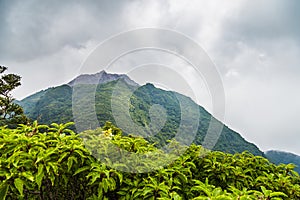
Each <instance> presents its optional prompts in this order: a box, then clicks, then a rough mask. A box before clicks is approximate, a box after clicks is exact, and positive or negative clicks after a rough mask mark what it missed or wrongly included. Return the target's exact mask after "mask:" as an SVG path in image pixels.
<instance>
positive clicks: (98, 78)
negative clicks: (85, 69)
mask: <svg viewBox="0 0 300 200" xmlns="http://www.w3.org/2000/svg"><path fill="white" fill-rule="evenodd" d="M119 79H122V80H124V81H125V82H126V83H127V84H129V85H132V86H138V84H137V83H136V82H134V81H133V80H131V79H130V78H129V77H128V76H127V75H125V74H109V73H107V72H106V71H104V70H103V71H101V72H98V73H96V74H82V75H80V76H78V77H76V78H75V79H73V80H72V81H70V82H69V83H68V85H69V86H71V87H73V86H74V85H79V84H87V85H89V84H90V85H91V84H103V83H108V82H111V81H115V80H119Z"/></svg>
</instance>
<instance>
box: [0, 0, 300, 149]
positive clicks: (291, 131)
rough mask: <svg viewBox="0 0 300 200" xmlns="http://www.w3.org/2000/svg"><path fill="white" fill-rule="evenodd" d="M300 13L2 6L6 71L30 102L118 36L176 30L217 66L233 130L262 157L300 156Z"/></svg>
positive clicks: (294, 2) (159, 4) (256, 7)
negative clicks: (277, 153)
mask: <svg viewBox="0 0 300 200" xmlns="http://www.w3.org/2000/svg"><path fill="white" fill-rule="evenodd" d="M299 10H300V1H298V0H264V1H262V0H247V1H246V0H231V1H221V0H219V1H218V0H201V1H196V0H186V1H174V0H151V1H149V0H139V1H138V0H128V1H126V0H119V1H117V0H115V1H111V0H107V1H103V0H102V1H101V0H99V1H76V0H73V1H67V0H66V1H58V0H57V1H53V0H52V1H38V0H27V1H21V0H20V1H17V0H16V1H14V0H1V1H0V27H1V28H0V44H1V45H0V64H1V65H5V66H7V67H8V68H9V72H13V73H17V74H19V75H21V76H22V86H21V87H20V88H18V89H17V90H16V91H15V92H14V96H15V97H16V98H17V99H22V98H24V97H26V96H28V95H30V94H32V93H34V92H37V91H39V90H41V89H46V88H48V87H51V86H57V85H61V84H63V83H67V82H69V81H70V80H72V79H73V78H74V77H76V76H77V75H78V74H79V73H80V71H81V64H82V63H83V62H84V60H85V59H86V58H87V57H88V55H89V54H90V53H91V52H92V51H93V49H95V47H96V46H97V45H98V44H99V43H100V42H102V41H103V40H105V39H107V38H108V37H110V36H112V35H115V34H118V33H120V32H122V31H127V30H131V29H135V28H141V27H155V28H165V29H171V30H176V31H178V32H180V33H182V34H185V35H187V36H188V37H190V38H192V39H193V40H194V41H196V42H197V43H198V44H200V45H201V46H202V47H203V48H204V49H205V50H206V52H207V54H208V55H209V57H210V58H211V59H212V61H213V62H214V63H215V65H216V67H217V69H218V71H219V73H220V75H221V78H222V80H223V85H224V88H225V96H226V119H225V123H226V124H227V125H228V126H229V127H231V128H232V129H234V130H236V131H238V132H239V133H240V134H241V135H242V136H243V137H245V138H246V139H247V140H248V141H250V142H254V143H255V144H257V145H258V147H259V148H260V149H262V150H269V149H277V150H285V151H290V152H294V153H297V154H300V126H299V124H300V123H299V120H300V90H299V86H300V26H299V21H300V12H299ZM144 56H145V55H144ZM173 61H174V60H173ZM120 63H121V62H120ZM173 64H174V66H175V65H176V63H175V62H173ZM95 69H96V68H95ZM141 79H143V77H142V78H141ZM199 88H201V87H199ZM199 103H200V104H201V105H203V106H205V107H207V109H208V110H210V108H209V105H210V104H209V102H208V101H207V100H205V98H204V100H203V102H202V103H201V102H199Z"/></svg>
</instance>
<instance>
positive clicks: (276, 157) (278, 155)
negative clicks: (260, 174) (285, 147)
mask: <svg viewBox="0 0 300 200" xmlns="http://www.w3.org/2000/svg"><path fill="white" fill-rule="evenodd" d="M265 156H266V157H267V158H268V159H269V160H270V161H271V162H273V163H275V164H281V163H282V164H289V163H293V164H295V165H296V166H297V167H296V168H295V171H297V172H298V173H299V174H300V156H298V155H296V154H293V153H288V152H284V151H275V150H271V151H267V152H265Z"/></svg>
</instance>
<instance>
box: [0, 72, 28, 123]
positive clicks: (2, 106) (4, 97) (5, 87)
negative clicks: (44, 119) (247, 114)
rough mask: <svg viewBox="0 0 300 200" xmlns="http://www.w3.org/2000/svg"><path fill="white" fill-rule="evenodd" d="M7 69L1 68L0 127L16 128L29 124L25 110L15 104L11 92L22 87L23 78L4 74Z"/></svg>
mask: <svg viewBox="0 0 300 200" xmlns="http://www.w3.org/2000/svg"><path fill="white" fill-rule="evenodd" d="M6 70H7V67H4V66H0V74H2V75H1V77H0V126H3V125H8V126H9V127H16V125H17V124H21V123H27V121H28V120H27V118H26V116H25V115H24V113H23V109H22V107H21V106H19V105H18V104H16V103H14V100H15V99H14V98H13V97H12V96H11V92H12V91H13V90H14V89H15V88H16V87H18V86H20V85H21V82H20V80H21V77H20V76H18V75H16V74H3V73H4V72H5V71H6Z"/></svg>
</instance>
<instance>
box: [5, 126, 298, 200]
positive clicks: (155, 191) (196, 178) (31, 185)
mask: <svg viewBox="0 0 300 200" xmlns="http://www.w3.org/2000/svg"><path fill="white" fill-rule="evenodd" d="M70 125H71V123H67V124H56V123H53V124H52V125H50V126H49V127H48V126H47V125H38V124H37V123H36V122H35V123H33V125H32V126H27V125H22V126H20V127H19V128H17V129H9V128H6V127H1V128H0V199H55V200H57V199H128V200H131V199H161V200H162V199H174V200H177V199H195V200H200V199H203V200H204V199H205V200H209V199H210V200H217V199H220V200H221V199H223V200H226V199H229V200H230V199H241V200H242V199H255V200H257V199H261V200H270V199H274V200H275V199H299V198H300V186H299V184H300V177H299V175H298V174H297V173H296V172H295V171H293V168H294V165H291V164H288V165H284V164H281V165H275V164H272V163H270V162H269V161H268V160H267V159H265V158H263V157H260V156H254V155H252V154H250V153H247V152H243V153H236V154H228V153H222V152H219V151H208V150H205V149H203V148H202V147H201V146H197V145H191V146H186V147H185V146H181V145H179V144H178V143H177V142H176V141H174V140H171V141H168V142H169V143H170V144H171V146H172V147H173V148H171V149H173V150H174V151H171V152H170V156H166V155H165V153H164V152H163V151H162V150H161V149H157V148H156V147H155V145H154V144H152V143H149V142H147V141H146V140H144V139H143V138H141V137H137V136H134V135H128V136H126V135H122V131H121V130H120V129H118V128H117V127H114V126H113V125H111V123H106V125H105V126H104V127H103V128H102V129H101V128H98V129H96V130H89V131H85V132H83V133H81V134H75V133H74V132H73V131H71V130H69V129H68V127H69V126H70ZM80 135H81V136H82V138H81V137H79V136H80ZM87 138H89V140H88V141H86V142H85V143H83V141H84V140H86V139H87ZM99 144H101V146H100V147H101V148H99V146H98V145H99ZM88 146H89V147H98V148H92V149H94V150H95V151H96V152H92V153H93V154H91V151H89V150H88V148H87V147H88ZM99 149H100V150H99ZM180 149H184V150H186V151H185V153H184V154H181V155H176V150H180ZM126 152H127V153H128V152H131V153H132V155H136V154H138V153H140V154H143V155H150V156H154V157H152V159H149V160H152V162H150V161H149V162H146V163H132V162H136V161H135V160H134V159H128V161H127V163H126V160H127V159H124V157H122V154H123V153H126ZM94 155H96V156H97V157H99V159H100V161H98V160H97V159H96V158H95V157H94ZM174 156H176V157H174ZM116 158H120V163H116V162H115V161H116V160H118V159H116ZM122 159H123V160H122ZM168 159H170V160H171V162H170V164H168V165H166V166H163V165H162V166H160V167H159V168H158V169H156V170H154V171H149V172H147V173H138V172H139V170H143V168H145V167H146V168H149V169H151V168H152V167H153V166H157V164H158V163H163V162H166V161H167V160H168ZM113 161H114V162H113ZM121 163H123V165H122V164H121ZM124 163H125V165H124ZM118 164H119V165H118ZM117 165H118V166H119V167H121V168H122V167H123V168H124V169H126V168H127V167H128V166H129V167H130V166H137V167H136V168H135V169H136V173H132V172H124V171H126V170H124V171H122V170H116V169H115V168H113V167H112V166H117Z"/></svg>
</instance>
